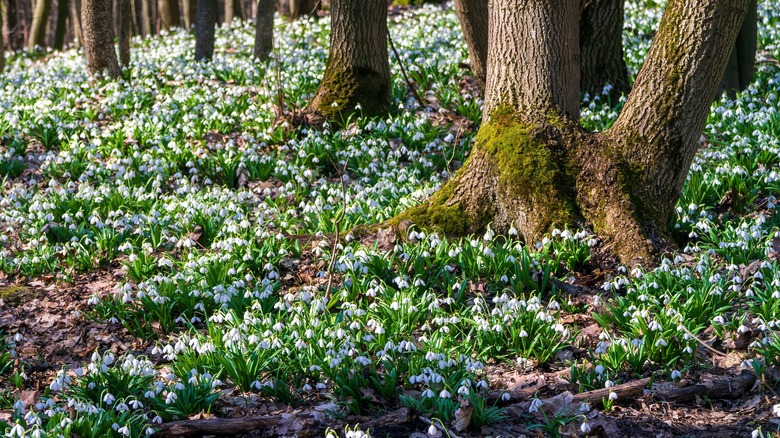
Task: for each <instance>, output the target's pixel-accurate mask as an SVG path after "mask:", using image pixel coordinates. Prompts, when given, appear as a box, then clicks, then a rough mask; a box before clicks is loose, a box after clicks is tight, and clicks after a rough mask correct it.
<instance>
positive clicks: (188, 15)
mask: <svg viewBox="0 0 780 438" xmlns="http://www.w3.org/2000/svg"><path fill="white" fill-rule="evenodd" d="M182 9H184V11H183V12H184V25H185V26H186V27H187V29H192V26H194V25H195V21H196V20H197V14H198V3H197V2H196V0H183V1H182Z"/></svg>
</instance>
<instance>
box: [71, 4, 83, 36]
mask: <svg viewBox="0 0 780 438" xmlns="http://www.w3.org/2000/svg"><path fill="white" fill-rule="evenodd" d="M69 4H70V22H71V24H72V26H73V45H75V46H76V47H80V46H81V42H82V41H83V40H84V37H83V36H82V33H81V3H80V1H79V0H70V1H69Z"/></svg>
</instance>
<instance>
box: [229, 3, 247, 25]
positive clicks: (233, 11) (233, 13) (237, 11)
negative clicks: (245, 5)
mask: <svg viewBox="0 0 780 438" xmlns="http://www.w3.org/2000/svg"><path fill="white" fill-rule="evenodd" d="M243 18H244V15H243V13H242V11H241V0H225V23H230V22H232V21H233V20H242V19H243Z"/></svg>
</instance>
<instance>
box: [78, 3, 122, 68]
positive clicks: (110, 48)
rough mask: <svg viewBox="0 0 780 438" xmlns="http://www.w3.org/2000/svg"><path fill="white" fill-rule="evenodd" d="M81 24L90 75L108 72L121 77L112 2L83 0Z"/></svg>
mask: <svg viewBox="0 0 780 438" xmlns="http://www.w3.org/2000/svg"><path fill="white" fill-rule="evenodd" d="M81 22H82V25H83V26H84V27H83V29H82V33H83V36H84V41H83V42H84V53H85V54H86V56H87V69H88V70H89V74H90V75H95V74H98V73H102V72H106V74H108V76H110V77H112V78H117V77H119V75H120V73H121V70H120V69H119V63H118V62H117V59H116V51H115V50H114V27H113V20H112V18H111V0H83V1H82V3H81Z"/></svg>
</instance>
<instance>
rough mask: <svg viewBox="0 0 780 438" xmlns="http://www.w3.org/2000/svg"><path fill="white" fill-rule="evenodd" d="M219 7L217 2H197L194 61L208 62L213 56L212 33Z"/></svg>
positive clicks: (207, 0)
mask: <svg viewBox="0 0 780 438" xmlns="http://www.w3.org/2000/svg"><path fill="white" fill-rule="evenodd" d="M218 13H219V5H218V4H217V0H198V22H197V24H196V26H195V60H196V61H203V60H210V59H211V57H212V56H214V32H215V31H216V29H215V27H216V25H217V14H218Z"/></svg>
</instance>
